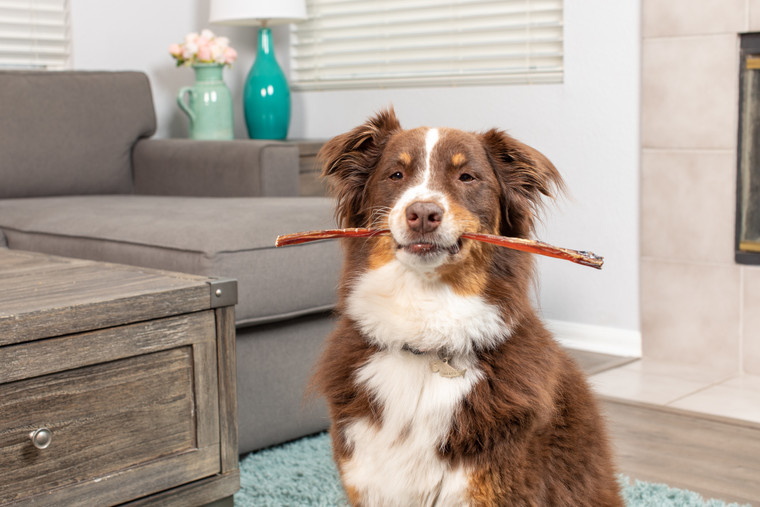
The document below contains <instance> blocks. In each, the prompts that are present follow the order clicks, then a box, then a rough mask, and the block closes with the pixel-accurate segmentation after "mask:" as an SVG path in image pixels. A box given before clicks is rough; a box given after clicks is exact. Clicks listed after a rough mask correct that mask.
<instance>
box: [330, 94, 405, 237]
mask: <svg viewBox="0 0 760 507" xmlns="http://www.w3.org/2000/svg"><path fill="white" fill-rule="evenodd" d="M400 130H401V124H400V123H399V121H398V119H397V118H396V113H395V112H394V111H393V108H392V107H391V108H388V109H387V110H384V111H380V112H379V113H377V114H376V115H375V116H374V117H372V118H370V119H369V120H367V122H366V123H364V124H363V125H360V126H358V127H356V128H355V129H353V130H351V131H350V132H346V133H345V134H341V135H339V136H336V137H334V138H332V139H331V140H329V141H328V142H327V143H326V144H325V145H324V146H323V147H322V149H321V150H319V154H318V155H317V158H318V160H319V161H320V162H321V164H322V177H323V178H326V179H327V182H328V184H329V186H330V189H331V192H332V194H333V195H334V196H335V197H336V199H337V200H338V203H337V207H336V209H335V217H336V218H337V220H338V224H339V225H340V227H366V226H367V225H368V224H369V213H370V210H368V209H366V206H364V199H365V191H366V188H367V180H369V177H370V175H371V174H372V172H373V171H374V170H375V167H377V164H378V162H379V161H380V156H381V155H382V153H383V149H384V148H385V143H386V142H387V141H388V139H389V138H390V136H391V135H392V134H393V133H395V132H398V131H400Z"/></svg>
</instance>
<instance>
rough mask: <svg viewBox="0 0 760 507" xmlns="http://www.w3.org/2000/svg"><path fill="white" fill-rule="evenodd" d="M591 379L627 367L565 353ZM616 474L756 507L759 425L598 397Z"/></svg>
mask: <svg viewBox="0 0 760 507" xmlns="http://www.w3.org/2000/svg"><path fill="white" fill-rule="evenodd" d="M568 352H570V354H571V355H572V356H573V357H574V358H575V359H576V361H577V362H578V364H579V365H580V366H581V367H582V368H583V369H584V371H585V372H586V373H587V374H589V375H591V374H594V373H599V372H601V371H605V370H608V369H610V368H615V367H618V366H621V365H623V364H627V363H628V362H630V359H629V358H619V357H616V356H608V355H605V354H596V353H593V352H585V351H577V350H569V351H568ZM600 398H601V401H602V410H603V412H604V415H605V417H606V418H607V427H608V431H609V433H610V437H611V439H612V443H613V447H614V450H615V453H616V457H617V464H618V468H619V470H620V472H622V473H624V474H626V475H628V476H629V477H631V478H634V479H641V480H646V481H652V482H662V483H666V484H669V485H671V486H674V487H679V488H685V489H689V490H692V491H696V492H698V493H700V494H702V495H703V496H704V497H705V498H719V499H721V500H725V501H734V502H739V503H749V504H754V505H756V506H760V425H758V424H755V423H750V422H746V421H738V420H735V419H728V418H722V417H716V416H711V415H707V414H701V413H696V412H689V411H686V410H680V409H674V408H670V407H664V406H658V405H653V404H646V403H640V402H635V401H627V400H621V399H616V398H612V397H600Z"/></svg>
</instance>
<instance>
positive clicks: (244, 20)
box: [209, 0, 306, 139]
mask: <svg viewBox="0 0 760 507" xmlns="http://www.w3.org/2000/svg"><path fill="white" fill-rule="evenodd" d="M305 18H306V5H305V4H304V0H211V8H210V16H209V21H210V22H211V23H217V24H222V25H237V26H260V27H261V28H259V36H258V39H259V49H258V53H257V55H256V60H255V61H254V62H253V66H252V67H251V71H250V72H249V73H248V78H247V79H246V82H245V87H244V89H243V110H244V112H245V124H246V126H247V127H248V136H249V137H250V138H251V139H285V137H287V135H288V125H289V124H290V88H289V87H288V81H287V79H286V78H285V74H284V73H283V72H282V69H281V68H280V66H279V65H278V63H277V59H276V58H275V56H274V44H273V43H272V31H271V30H270V28H269V27H270V26H272V25H276V24H284V23H292V22H294V21H298V20H301V19H305Z"/></svg>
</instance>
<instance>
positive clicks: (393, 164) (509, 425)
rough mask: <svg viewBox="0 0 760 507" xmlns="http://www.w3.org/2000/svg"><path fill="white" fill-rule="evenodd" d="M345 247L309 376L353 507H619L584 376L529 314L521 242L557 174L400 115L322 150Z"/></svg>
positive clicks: (528, 271)
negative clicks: (365, 230) (349, 233)
mask: <svg viewBox="0 0 760 507" xmlns="http://www.w3.org/2000/svg"><path fill="white" fill-rule="evenodd" d="M319 159H320V160H321V162H322V164H323V171H322V175H323V177H325V178H326V179H327V181H328V183H329V184H330V187H331V189H332V192H333V193H334V195H335V197H336V218H337V219H338V221H339V223H340V225H341V226H342V227H370V228H387V229H390V231H391V234H390V235H389V236H377V237H372V238H369V239H345V240H343V248H344V253H345V262H344V267H343V272H342V277H341V282H340V285H339V288H338V307H337V310H336V312H337V314H338V321H337V324H336V329H335V330H334V332H333V333H332V334H331V335H330V336H329V337H328V339H327V342H326V345H325V348H324V350H323V352H322V355H321V357H320V358H319V360H318V362H317V365H316V368H315V374H314V386H315V388H316V390H317V391H318V392H319V393H320V394H321V395H323V396H324V397H325V398H326V400H327V404H328V407H329V411H330V420H331V430H330V433H331V438H332V445H333V457H334V459H335V462H336V464H337V467H338V470H339V473H340V477H341V480H342V483H343V486H344V489H345V491H346V495H347V497H348V500H349V502H350V503H351V504H352V505H355V506H459V505H483V506H496V505H509V506H574V507H577V506H584V505H588V506H595V507H599V506H622V505H623V501H622V499H621V497H620V494H619V488H618V484H617V481H616V477H615V471H614V467H613V463H612V459H611V453H610V449H609V444H608V440H607V436H606V433H605V428H604V425H603V421H602V419H601V417H600V415H599V412H598V409H597V406H596V403H595V401H594V398H593V396H592V394H591V392H590V390H589V388H588V386H587V383H586V380H585V378H584V376H583V374H582V373H581V372H580V371H579V369H578V368H577V367H576V365H575V364H574V362H573V361H572V360H571V359H570V358H569V357H568V356H567V355H566V353H565V352H564V351H563V350H562V349H561V348H560V347H559V346H558V345H557V344H556V342H555V341H554V339H553V338H552V336H551V335H550V333H549V332H548V331H547V329H546V328H545V327H544V325H543V324H542V322H541V321H540V319H539V318H538V316H537V315H536V311H535V310H534V308H533V305H532V303H531V298H530V294H531V289H532V287H533V286H534V285H533V284H534V282H533V278H534V277H533V272H534V268H533V259H532V256H531V254H528V253H524V252H518V251H514V250H509V249H506V248H499V247H495V246H493V245H488V244H485V243H481V242H476V241H472V240H463V239H462V238H461V235H462V233H464V232H466V231H467V232H478V233H488V234H499V235H504V236H517V237H521V238H528V237H530V236H531V233H532V232H533V229H534V222H535V221H536V217H537V213H538V212H539V211H540V208H541V206H542V201H543V200H544V198H545V197H552V196H553V195H555V193H558V192H560V191H561V190H562V188H563V185H564V184H563V182H562V179H561V177H560V175H559V173H558V172H557V170H556V169H555V167H554V166H553V165H552V163H551V162H550V161H549V160H548V159H547V158H546V157H545V156H543V155H542V154H541V153H539V152H538V151H537V150H535V149H533V148H530V147H528V146H527V145H525V144H523V143H521V142H519V141H517V140H516V139H514V138H512V137H511V136H509V135H508V134H506V133H505V132H503V131H501V130H498V129H492V130H488V131H486V132H483V133H471V132H464V131H460V130H455V129H449V128H417V129H412V130H404V129H402V128H401V125H400V123H399V121H398V119H397V117H396V114H395V112H394V111H393V109H392V108H390V109H387V110H383V111H380V112H379V113H377V114H376V115H375V116H374V117H371V118H370V119H369V120H367V122H366V123H364V124H363V125H360V126H359V127H356V128H355V129H353V130H351V131H350V132H347V133H345V134H342V135H339V136H337V137H335V138H333V139H332V140H330V141H328V142H327V143H326V144H325V145H324V146H323V148H322V149H321V151H320V153H319Z"/></svg>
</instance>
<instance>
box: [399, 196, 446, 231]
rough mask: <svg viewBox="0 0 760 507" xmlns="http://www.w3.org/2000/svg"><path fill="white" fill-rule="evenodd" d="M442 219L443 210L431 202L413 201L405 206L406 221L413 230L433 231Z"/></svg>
mask: <svg viewBox="0 0 760 507" xmlns="http://www.w3.org/2000/svg"><path fill="white" fill-rule="evenodd" d="M442 219H443V210H442V209H441V207H440V206H438V205H437V204H435V203H432V202H413V203H412V204H410V205H409V206H408V207H407V208H406V223H407V224H409V228H410V229H411V230H413V231H414V232H420V233H426V232H433V231H434V230H436V229H437V228H438V226H439V225H441V220H442Z"/></svg>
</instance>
